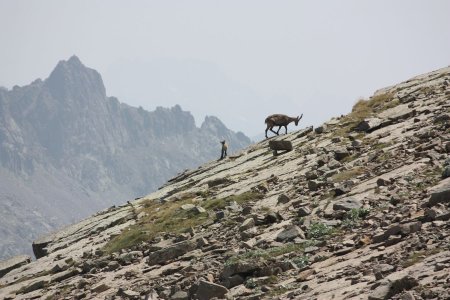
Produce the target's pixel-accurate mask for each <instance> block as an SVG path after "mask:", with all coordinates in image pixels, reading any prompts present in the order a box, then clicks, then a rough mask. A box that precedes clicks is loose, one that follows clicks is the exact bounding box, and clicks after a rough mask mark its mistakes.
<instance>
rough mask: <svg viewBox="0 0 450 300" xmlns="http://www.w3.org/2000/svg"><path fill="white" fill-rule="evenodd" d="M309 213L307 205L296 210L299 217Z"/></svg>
mask: <svg viewBox="0 0 450 300" xmlns="http://www.w3.org/2000/svg"><path fill="white" fill-rule="evenodd" d="M310 214H311V209H310V208H309V207H307V206H303V207H300V208H299V209H298V211H297V215H298V216H299V217H306V216H308V215H310Z"/></svg>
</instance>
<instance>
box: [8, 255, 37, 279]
mask: <svg viewBox="0 0 450 300" xmlns="http://www.w3.org/2000/svg"><path fill="white" fill-rule="evenodd" d="M30 262H31V257H29V256H28V255H19V256H14V257H11V258H10V259H7V260H4V261H0V278H2V277H3V276H4V275H5V274H6V273H8V272H9V271H11V270H14V269H17V268H19V267H21V266H23V265H26V264H29V263H30Z"/></svg>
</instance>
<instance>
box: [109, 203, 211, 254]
mask: <svg viewBox="0 0 450 300" xmlns="http://www.w3.org/2000/svg"><path fill="white" fill-rule="evenodd" d="M191 203H192V199H185V200H181V201H176V202H171V201H169V202H165V203H163V204H161V203H159V202H157V201H148V202H147V203H145V204H144V209H143V210H142V211H143V212H145V213H146V214H147V216H146V217H144V218H142V219H141V220H140V221H139V223H137V224H135V225H132V226H130V227H129V228H127V229H126V230H125V231H123V232H122V233H121V234H120V235H118V236H117V237H115V238H113V239H112V240H110V241H109V242H108V244H107V245H106V246H105V248H104V250H105V252H106V253H112V252H116V251H119V250H121V249H124V248H131V247H132V246H135V245H137V244H139V243H141V242H143V241H148V240H151V239H153V238H154V237H155V236H156V235H158V234H159V233H162V232H167V233H182V232H185V231H186V230H188V229H189V228H190V227H195V226H198V225H201V224H203V223H204V222H205V221H206V220H208V218H209V216H208V214H207V213H196V212H195V211H194V210H189V211H187V210H183V209H182V208H181V206H182V205H184V204H191Z"/></svg>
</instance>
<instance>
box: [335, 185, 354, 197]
mask: <svg viewBox="0 0 450 300" xmlns="http://www.w3.org/2000/svg"><path fill="white" fill-rule="evenodd" d="M333 191H334V196H335V197H338V196H341V195H344V194H347V193H349V192H350V191H351V189H350V187H348V186H346V185H340V186H338V187H336V188H335V189H334V190H333Z"/></svg>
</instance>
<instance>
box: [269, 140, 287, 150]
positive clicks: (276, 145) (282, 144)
mask: <svg viewBox="0 0 450 300" xmlns="http://www.w3.org/2000/svg"><path fill="white" fill-rule="evenodd" d="M269 148H270V149H271V150H274V151H292V149H293V148H292V143H291V141H277V140H271V141H269Z"/></svg>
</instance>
